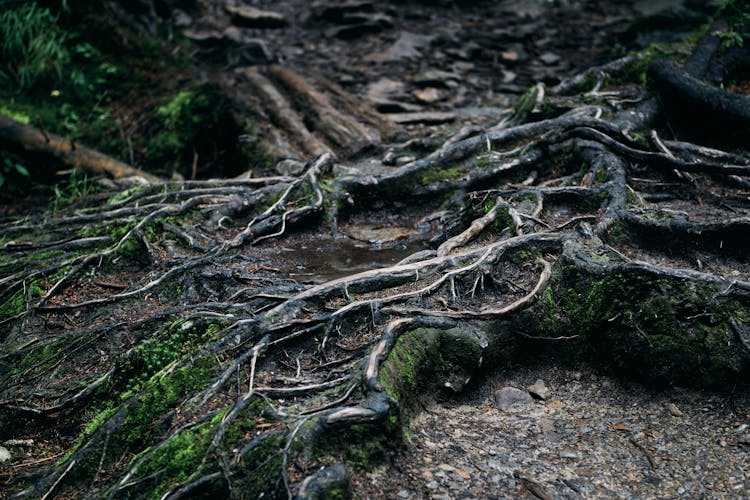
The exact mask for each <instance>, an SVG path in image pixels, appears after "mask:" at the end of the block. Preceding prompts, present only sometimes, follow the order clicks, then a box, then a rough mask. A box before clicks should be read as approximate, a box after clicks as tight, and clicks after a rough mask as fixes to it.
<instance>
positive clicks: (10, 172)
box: [0, 152, 30, 188]
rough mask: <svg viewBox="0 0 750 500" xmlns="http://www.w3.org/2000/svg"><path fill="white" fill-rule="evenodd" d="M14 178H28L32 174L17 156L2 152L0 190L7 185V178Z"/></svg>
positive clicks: (0, 156) (0, 153)
mask: <svg viewBox="0 0 750 500" xmlns="http://www.w3.org/2000/svg"><path fill="white" fill-rule="evenodd" d="M12 176H16V177H18V176H21V177H26V178H28V177H30V174H29V171H28V170H27V169H26V167H24V166H23V164H22V163H20V159H19V158H18V157H17V156H16V155H14V154H11V153H6V152H0V188H2V187H3V186H4V185H5V182H6V178H8V177H12Z"/></svg>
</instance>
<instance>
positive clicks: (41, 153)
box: [0, 115, 162, 182]
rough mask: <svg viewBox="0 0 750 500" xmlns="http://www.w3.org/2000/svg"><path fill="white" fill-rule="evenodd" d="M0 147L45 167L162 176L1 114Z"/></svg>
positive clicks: (153, 178)
mask: <svg viewBox="0 0 750 500" xmlns="http://www.w3.org/2000/svg"><path fill="white" fill-rule="evenodd" d="M0 149H4V150H7V151H11V152H13V153H16V154H19V155H21V156H23V157H28V158H30V159H32V160H36V163H38V164H39V165H41V166H42V167H46V168H49V169H51V168H55V169H57V168H59V167H61V166H62V167H65V168H73V169H75V170H77V171H81V172H88V173H90V174H95V175H99V174H106V175H108V176H110V177H113V178H115V179H120V178H122V177H132V176H138V177H142V178H144V179H146V180H148V181H150V182H160V181H161V180H162V179H159V178H158V177H156V176H154V175H151V174H149V173H146V172H144V171H142V170H139V169H137V168H134V167H131V166H130V165H128V164H126V163H123V162H121V161H119V160H117V159H115V158H112V157H111V156H107V155H105V154H104V153H101V152H99V151H96V150H93V149H90V148H87V147H86V146H83V145H81V144H77V143H75V141H73V140H72V139H67V138H65V137H61V136H59V135H56V134H50V133H46V132H44V131H43V130H41V129H39V128H37V127H34V126H31V125H27V124H25V123H21V122H19V121H16V120H13V119H12V118H9V117H7V116H3V115H0Z"/></svg>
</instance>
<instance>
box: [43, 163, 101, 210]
mask: <svg viewBox="0 0 750 500" xmlns="http://www.w3.org/2000/svg"><path fill="white" fill-rule="evenodd" d="M92 189H93V186H92V185H91V183H90V182H89V180H88V176H87V175H86V174H85V173H80V172H77V171H76V170H73V172H71V174H70V178H69V179H68V180H67V181H63V182H59V183H57V184H55V197H54V198H53V199H52V201H51V202H50V209H51V210H52V211H53V212H57V211H58V210H60V209H61V208H63V207H65V206H68V205H70V204H71V203H73V202H75V201H77V200H79V199H81V198H83V197H84V196H86V195H88V194H90V193H91V191H92Z"/></svg>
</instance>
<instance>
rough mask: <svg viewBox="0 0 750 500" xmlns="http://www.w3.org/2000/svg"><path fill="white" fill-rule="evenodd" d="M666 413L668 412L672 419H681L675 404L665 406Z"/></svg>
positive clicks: (680, 413) (680, 412)
mask: <svg viewBox="0 0 750 500" xmlns="http://www.w3.org/2000/svg"><path fill="white" fill-rule="evenodd" d="M667 411H668V412H669V414H670V415H672V416H673V417H681V416H682V411H680V409H679V408H677V405H676V404H674V403H669V404H668V405H667Z"/></svg>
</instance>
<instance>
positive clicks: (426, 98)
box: [413, 87, 440, 104]
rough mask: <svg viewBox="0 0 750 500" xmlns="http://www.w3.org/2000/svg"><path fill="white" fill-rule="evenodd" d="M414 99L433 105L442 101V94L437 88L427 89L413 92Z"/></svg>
mask: <svg viewBox="0 0 750 500" xmlns="http://www.w3.org/2000/svg"><path fill="white" fill-rule="evenodd" d="M413 94H414V97H416V98H417V99H419V100H420V101H422V102H424V103H427V104H432V103H433V102H436V101H439V100H440V92H438V89H436V88H435V87H425V88H423V89H419V90H415V91H414V92H413Z"/></svg>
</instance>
